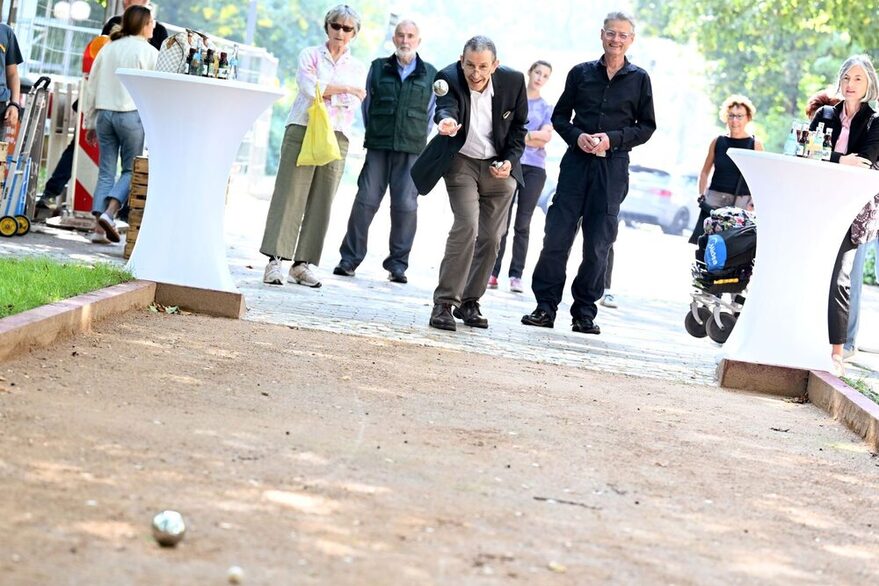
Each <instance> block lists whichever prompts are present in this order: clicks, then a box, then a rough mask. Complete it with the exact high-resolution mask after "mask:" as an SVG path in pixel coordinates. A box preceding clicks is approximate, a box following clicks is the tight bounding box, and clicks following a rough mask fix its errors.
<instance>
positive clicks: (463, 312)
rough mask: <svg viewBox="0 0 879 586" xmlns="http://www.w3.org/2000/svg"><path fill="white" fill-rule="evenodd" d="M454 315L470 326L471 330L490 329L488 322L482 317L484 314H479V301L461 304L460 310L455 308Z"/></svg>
mask: <svg viewBox="0 0 879 586" xmlns="http://www.w3.org/2000/svg"><path fill="white" fill-rule="evenodd" d="M452 315H454V316H455V317H457V318H458V319H463V320H464V325H467V326H470V327H471V328H483V329H484V328H487V327H488V320H487V319H485V318H484V317H482V313H480V312H479V302H478V301H465V302H464V303H462V304H461V307H460V309H459V308H455V311H453V312H452Z"/></svg>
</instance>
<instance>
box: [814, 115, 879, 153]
mask: <svg viewBox="0 0 879 586" xmlns="http://www.w3.org/2000/svg"><path fill="white" fill-rule="evenodd" d="M844 106H845V102H840V103H838V104H837V105H835V106H824V107H822V108H820V109H819V110H818V111H817V112H815V116H814V117H813V118H812V123H811V124H810V125H809V128H810V130H815V129H816V128H817V127H818V123H819V122H823V123H824V126H825V128H830V129H831V130H833V134H832V137H831V144H832V145H833V146H834V147H836V141H837V139H839V133H840V132H841V131H842V121H841V120H840V119H839V117H840V114H841V113H842V109H843V107H844ZM876 117H877V114H876V112H875V111H874V110H873V108H871V107H870V105H869V104H867V103H866V102H865V103H863V104H861V109H860V110H858V113H857V114H855V116H854V118H852V123H851V127H850V128H849V135H848V149H847V151H848V152H846V153H845V154H851V153H857V154H858V156H861V157H864V158H865V159H869V161H870V162H871V163H875V162H876V161H877V160H879V121H877V120H876V119H875V118H876ZM841 156H842V154H840V153H837V152H835V151H834V152H833V153H831V154H830V160H831V161H832V162H834V163H838V162H839V158H840V157H841Z"/></svg>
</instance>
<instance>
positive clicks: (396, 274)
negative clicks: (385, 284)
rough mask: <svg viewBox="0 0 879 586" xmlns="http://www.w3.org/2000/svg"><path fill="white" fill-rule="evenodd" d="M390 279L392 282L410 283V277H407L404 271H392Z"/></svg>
mask: <svg viewBox="0 0 879 586" xmlns="http://www.w3.org/2000/svg"><path fill="white" fill-rule="evenodd" d="M388 280H389V281H390V282H391V283H404V284H405V283H408V282H409V279H407V278H406V273H404V272H403V271H391V272H390V274H389V275H388Z"/></svg>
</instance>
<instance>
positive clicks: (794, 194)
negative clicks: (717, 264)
mask: <svg viewBox="0 0 879 586" xmlns="http://www.w3.org/2000/svg"><path fill="white" fill-rule="evenodd" d="M729 156H730V158H731V159H732V160H733V161H734V162H735V163H736V165H738V167H739V169H740V170H741V172H742V175H744V177H745V181H747V182H748V187H749V188H750V190H751V194H752V197H753V200H754V211H755V212H756V214H757V258H756V260H755V264H754V274H753V276H752V278H751V282H750V286H749V287H748V296H747V300H746V301H745V305H744V308H743V309H742V312H741V315H740V316H739V318H738V321H737V322H736V325H735V328H734V329H733V331H732V333H731V334H730V337H729V339H728V340H727V341H726V343H725V344H724V346H723V357H724V358H726V359H730V360H737V361H741V362H751V363H759V364H768V365H774V366H787V367H793V368H802V369H809V370H826V371H829V372H832V371H833V365H832V362H831V360H830V342H829V341H828V337H827V336H828V329H827V305H828V294H829V291H830V278H831V274H832V272H833V263H834V260H835V259H836V253H837V252H838V251H839V245H840V243H841V242H842V238H843V235H844V234H845V233H846V230H847V229H848V227H849V226H850V225H851V223H852V220H854V218H855V216H856V215H857V213H858V211H860V209H861V208H862V207H863V206H864V204H865V203H867V201H869V200H870V199H871V198H872V197H873V196H874V195H875V194H877V193H879V172H876V171H871V170H867V169H859V168H855V167H849V166H845V165H839V164H835V163H829V162H824V161H813V160H808V159H801V158H797V157H790V156H784V155H779V154H775V153H767V152H761V151H752V150H745V149H730V150H729Z"/></svg>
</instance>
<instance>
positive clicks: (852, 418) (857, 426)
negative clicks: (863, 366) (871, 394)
mask: <svg viewBox="0 0 879 586" xmlns="http://www.w3.org/2000/svg"><path fill="white" fill-rule="evenodd" d="M807 392H808V395H809V400H810V401H811V402H812V403H814V404H815V405H817V406H818V407H821V408H822V409H824V410H825V411H826V412H827V413H829V414H830V416H831V417H833V418H834V419H835V420H837V421H840V422H842V423H843V424H845V426H846V427H848V428H849V429H851V430H852V431H853V432H855V433H856V434H858V435H859V436H861V437H862V438H864V440H865V441H866V442H867V445H868V446H869V447H870V449H871V450H872V451H873V452H879V405H877V404H876V403H874V402H873V401H871V400H870V399H868V398H867V397H865V396H864V395H862V394H861V393H859V392H858V391H857V390H856V389H853V388H851V387H850V386H848V385H847V384H845V382H843V381H841V380H840V379H838V378H836V377H835V376H833V375H832V374H830V373H829V372H823V371H817V370H813V371H811V372H810V373H809V383H808V386H807Z"/></svg>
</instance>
